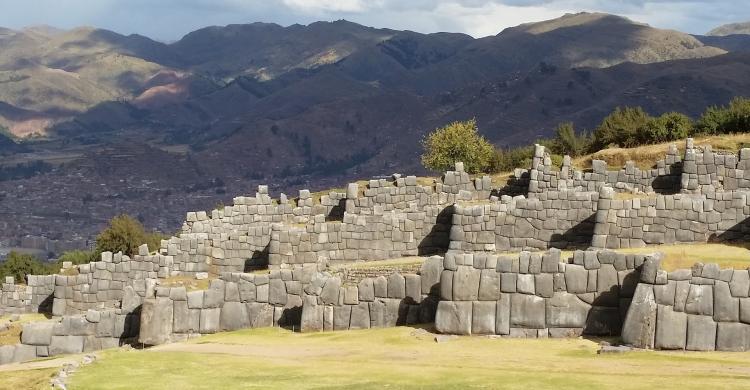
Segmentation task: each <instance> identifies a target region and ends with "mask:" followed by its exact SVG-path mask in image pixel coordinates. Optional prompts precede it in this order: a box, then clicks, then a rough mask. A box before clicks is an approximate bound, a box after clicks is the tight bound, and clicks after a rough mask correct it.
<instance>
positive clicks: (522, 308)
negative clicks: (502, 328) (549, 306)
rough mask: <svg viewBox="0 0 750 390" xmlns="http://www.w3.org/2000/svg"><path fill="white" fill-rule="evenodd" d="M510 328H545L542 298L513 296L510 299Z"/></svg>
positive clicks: (522, 295) (521, 295) (523, 295)
mask: <svg viewBox="0 0 750 390" xmlns="http://www.w3.org/2000/svg"><path fill="white" fill-rule="evenodd" d="M510 326H511V327H519V328H533V329H542V328H545V327H546V326H545V303H544V298H541V297H538V296H536V295H526V294H513V295H512V296H511V298H510Z"/></svg>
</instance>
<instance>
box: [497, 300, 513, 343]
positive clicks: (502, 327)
mask: <svg viewBox="0 0 750 390" xmlns="http://www.w3.org/2000/svg"><path fill="white" fill-rule="evenodd" d="M495 333H497V334H501V335H508V334H510V294H501V295H500V299H499V300H498V301H497V312H496V313H495Z"/></svg>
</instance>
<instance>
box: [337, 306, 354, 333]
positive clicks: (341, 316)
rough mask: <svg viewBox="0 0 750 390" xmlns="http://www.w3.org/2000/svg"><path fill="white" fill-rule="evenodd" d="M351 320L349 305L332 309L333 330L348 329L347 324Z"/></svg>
mask: <svg viewBox="0 0 750 390" xmlns="http://www.w3.org/2000/svg"><path fill="white" fill-rule="evenodd" d="M351 318H352V307H351V305H341V306H334V307H333V330H347V329H349V322H350V321H351Z"/></svg>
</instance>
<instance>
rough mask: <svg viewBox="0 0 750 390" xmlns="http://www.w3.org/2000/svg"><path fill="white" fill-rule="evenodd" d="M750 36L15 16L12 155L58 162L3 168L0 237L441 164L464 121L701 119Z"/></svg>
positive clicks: (159, 214)
mask: <svg viewBox="0 0 750 390" xmlns="http://www.w3.org/2000/svg"><path fill="white" fill-rule="evenodd" d="M744 37H750V36H748V35H732V36H727V37H718V36H691V35H688V34H684V33H681V32H678V31H671V30H661V29H655V28H652V27H649V26H647V25H644V24H640V23H635V22H633V21H630V20H628V19H626V18H622V17H619V16H614V15H606V14H590V13H579V14H571V15H565V16H563V17H561V18H558V19H553V20H550V21H545V22H540V23H530V24H524V25H521V26H517V27H512V28H509V29H506V30H504V31H502V32H501V33H499V34H497V35H495V36H490V37H485V38H480V39H475V38H472V37H470V36H468V35H465V34H456V33H436V34H421V33H416V32H411V31H397V30H391V29H378V28H372V27H366V26H360V25H358V24H355V23H351V22H346V21H336V22H317V23H312V24H310V25H307V26H302V25H292V26H288V27H283V26H279V25H275V24H268V23H253V24H247V25H230V26H225V27H207V28H204V29H200V30H197V31H194V32H192V33H189V34H187V35H186V36H185V37H183V39H181V40H180V41H177V42H175V43H171V44H165V43H161V42H156V41H153V40H151V39H149V38H146V37H143V36H139V35H129V36H124V35H120V34H116V33H114V32H111V31H106V30H99V29H94V28H88V27H86V28H77V29H73V30H56V29H53V28H48V27H32V28H26V29H23V30H19V31H14V30H9V29H0V127H3V128H7V129H8V130H9V132H11V133H12V134H13V135H14V136H15V137H16V138H25V139H24V141H23V142H19V143H16V142H13V140H11V139H10V138H7V137H2V136H0V154H2V155H3V158H2V159H0V167H15V166H16V165H17V164H19V163H32V165H33V164H36V165H40V166H41V165H42V164H38V162H39V161H44V162H45V163H47V165H44V166H46V167H48V168H49V169H45V172H41V173H32V174H33V175H34V176H31V177H28V178H26V179H12V180H6V181H0V200H1V201H0V214H3V215H4V216H6V218H5V219H4V221H14V222H13V224H3V223H2V221H0V239H5V238H6V237H10V238H12V239H14V240H15V239H17V238H18V237H23V236H24V235H49V236H50V237H52V236H53V235H57V236H59V237H64V236H65V234H66V232H62V231H60V229H61V228H58V229H57V230H54V231H50V228H49V227H50V226H57V227H64V229H67V230H66V231H69V230H72V228H71V223H72V221H74V222H75V223H76V225H75V226H77V228H76V229H78V228H80V231H87V230H86V229H91V232H93V231H94V229H96V228H97V225H96V224H97V223H100V222H101V221H104V220H106V218H108V217H109V214H110V213H111V212H115V211H116V212H118V213H119V212H127V213H130V214H132V215H134V216H138V217H139V218H140V219H142V220H143V221H144V223H145V224H146V225H147V226H149V227H157V226H158V227H160V228H161V229H166V230H165V231H168V230H172V229H177V228H178V227H179V225H177V224H178V223H179V222H180V221H172V220H171V219H170V220H168V219H165V218H166V217H165V216H168V215H173V216H174V215H181V214H182V215H184V214H183V213H184V212H185V211H187V210H190V209H196V208H200V207H204V208H208V207H212V206H214V205H216V204H217V203H218V202H226V201H228V200H229V199H230V196H231V195H236V194H242V193H248V192H251V189H252V188H253V187H254V186H256V185H258V184H271V185H272V187H271V191H273V192H275V193H276V192H280V191H285V192H286V193H289V194H294V193H295V192H294V191H296V190H298V189H300V188H306V187H310V186H311V185H318V186H320V188H325V187H328V186H330V185H332V184H334V183H341V182H345V181H346V180H351V179H355V178H356V179H361V178H364V177H371V176H380V175H385V174H391V173H393V172H414V173H426V172H424V169H423V168H422V167H421V166H420V163H419V161H420V159H419V154H420V151H421V146H420V140H421V139H422V138H423V136H424V135H425V134H426V133H427V132H428V131H430V130H432V129H434V128H436V127H438V126H442V125H445V124H446V123H448V122H451V121H455V120H466V119H470V118H476V120H477V123H478V125H479V129H480V132H481V133H482V134H483V135H484V136H485V137H486V138H487V139H488V140H490V141H491V142H492V143H494V144H495V145H497V146H512V145H518V144H528V143H530V142H533V141H534V140H535V139H537V138H538V137H541V136H549V135H551V133H552V132H553V130H554V128H555V126H556V125H557V124H558V123H560V122H563V121H573V122H575V125H576V128H577V129H578V130H591V129H593V128H594V127H595V126H596V125H597V124H598V123H599V122H600V121H601V119H602V117H603V116H605V115H606V114H608V113H609V112H611V110H612V109H614V108H615V107H617V106H623V105H629V106H642V107H643V108H644V109H645V110H646V111H648V112H649V113H652V114H659V113H661V112H666V111H680V112H684V113H686V114H688V115H691V116H694V117H696V116H698V115H699V114H700V113H701V111H702V110H704V109H705V107H706V106H709V105H713V104H725V103H727V102H728V101H729V100H730V99H731V98H732V97H734V96H737V95H745V96H750V79H748V77H747V74H750V40H746V39H743V38H744ZM40 134H41V135H42V136H41V137H39V136H38V135H40ZM36 165H34V166H36ZM311 189H316V188H311ZM289 191H292V192H289ZM42 199H43V202H40V200H42ZM39 203H43V204H44V205H45V206H46V207H44V208H39V207H38V206H39ZM71 210H76V212H75V213H72V211H71ZM71 218H73V219H71ZM3 229H4V230H3ZM16 241H17V240H16Z"/></svg>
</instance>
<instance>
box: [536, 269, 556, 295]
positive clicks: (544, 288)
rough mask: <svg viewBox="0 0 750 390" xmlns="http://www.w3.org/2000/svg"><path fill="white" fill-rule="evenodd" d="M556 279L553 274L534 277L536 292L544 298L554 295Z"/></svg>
mask: <svg viewBox="0 0 750 390" xmlns="http://www.w3.org/2000/svg"><path fill="white" fill-rule="evenodd" d="M553 279H554V277H553V275H552V274H539V275H534V292H535V293H536V294H537V295H539V296H541V297H544V298H549V297H551V296H552V294H553V293H554V280H553Z"/></svg>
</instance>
